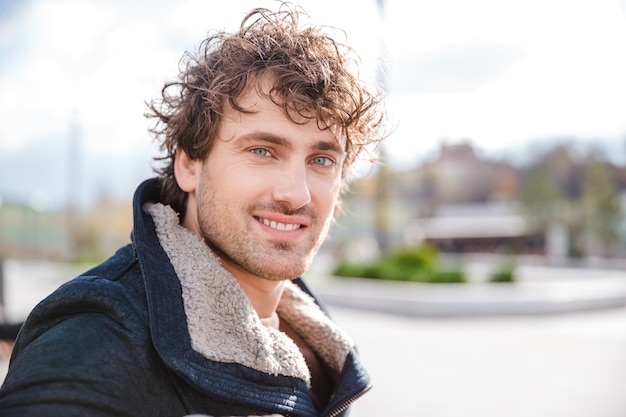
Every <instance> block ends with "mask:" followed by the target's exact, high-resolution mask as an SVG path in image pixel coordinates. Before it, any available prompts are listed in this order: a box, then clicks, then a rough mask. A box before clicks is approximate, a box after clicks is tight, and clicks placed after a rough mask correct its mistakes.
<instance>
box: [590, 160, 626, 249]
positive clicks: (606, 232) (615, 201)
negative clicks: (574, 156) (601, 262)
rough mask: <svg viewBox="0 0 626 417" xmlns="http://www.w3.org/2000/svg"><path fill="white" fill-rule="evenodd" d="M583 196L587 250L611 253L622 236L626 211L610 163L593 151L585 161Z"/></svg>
mask: <svg viewBox="0 0 626 417" xmlns="http://www.w3.org/2000/svg"><path fill="white" fill-rule="evenodd" d="M580 199H581V203H582V204H581V205H580V207H581V210H582V213H581V220H582V222H583V236H584V242H583V244H584V251H585V253H586V254H587V255H604V256H610V255H611V254H612V252H613V250H612V249H613V248H614V246H615V244H616V243H618V242H619V239H620V236H619V227H620V224H621V221H622V216H623V214H624V213H623V212H622V207H621V201H620V191H619V189H618V187H617V186H616V185H615V184H614V182H613V181H612V179H611V175H610V172H609V166H608V165H607V163H606V162H604V161H602V160H601V159H600V158H598V157H597V156H596V155H593V154H592V155H590V156H589V157H588V158H587V160H586V161H585V166H584V171H583V181H582V190H581V196H580Z"/></svg>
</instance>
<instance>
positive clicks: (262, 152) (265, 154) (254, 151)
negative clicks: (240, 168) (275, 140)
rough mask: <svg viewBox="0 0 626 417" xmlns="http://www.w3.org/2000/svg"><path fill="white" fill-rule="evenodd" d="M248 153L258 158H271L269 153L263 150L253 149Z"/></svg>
mask: <svg viewBox="0 0 626 417" xmlns="http://www.w3.org/2000/svg"><path fill="white" fill-rule="evenodd" d="M250 152H252V153H253V154H255V155H259V156H271V154H270V151H268V150H267V149H264V148H254V149H252V150H251V151H250Z"/></svg>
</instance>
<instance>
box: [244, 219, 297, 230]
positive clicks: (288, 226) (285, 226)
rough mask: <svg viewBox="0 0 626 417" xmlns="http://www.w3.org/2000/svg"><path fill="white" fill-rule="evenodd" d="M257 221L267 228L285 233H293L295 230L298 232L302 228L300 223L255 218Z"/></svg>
mask: <svg viewBox="0 0 626 417" xmlns="http://www.w3.org/2000/svg"><path fill="white" fill-rule="evenodd" d="M255 219H257V220H258V221H259V222H261V223H263V224H264V225H266V226H267V227H270V228H272V229H276V230H280V231H285V232H293V231H294V230H298V229H300V228H301V227H302V225H301V224H300V223H282V222H277V221H274V220H268V219H264V218H262V217H255Z"/></svg>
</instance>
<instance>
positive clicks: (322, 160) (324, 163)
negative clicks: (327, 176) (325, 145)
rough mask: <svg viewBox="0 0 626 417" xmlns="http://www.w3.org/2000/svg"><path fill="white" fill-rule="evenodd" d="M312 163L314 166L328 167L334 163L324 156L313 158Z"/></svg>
mask: <svg viewBox="0 0 626 417" xmlns="http://www.w3.org/2000/svg"><path fill="white" fill-rule="evenodd" d="M311 162H312V163H314V164H316V165H321V166H325V167H326V166H330V165H332V164H333V163H334V161H333V160H332V159H330V158H328V157H326V156H318V157H316V158H313V160H312V161H311Z"/></svg>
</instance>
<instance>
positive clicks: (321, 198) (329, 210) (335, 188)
mask: <svg viewBox="0 0 626 417" xmlns="http://www.w3.org/2000/svg"><path fill="white" fill-rule="evenodd" d="M340 187H341V183H340V181H339V180H337V181H333V182H328V181H323V182H320V183H319V184H312V185H310V193H311V197H312V200H313V201H314V202H315V205H316V206H317V208H318V210H319V212H320V214H322V213H323V215H324V217H333V216H334V214H335V207H336V206H337V199H338V197H339V190H340Z"/></svg>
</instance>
